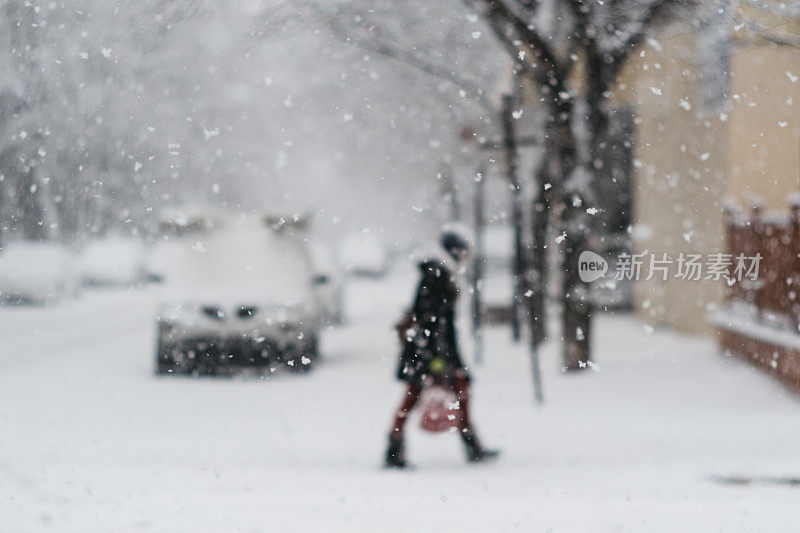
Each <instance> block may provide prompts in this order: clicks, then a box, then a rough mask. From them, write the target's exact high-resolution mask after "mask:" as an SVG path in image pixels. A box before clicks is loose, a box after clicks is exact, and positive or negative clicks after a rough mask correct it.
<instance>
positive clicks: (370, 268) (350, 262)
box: [339, 232, 389, 278]
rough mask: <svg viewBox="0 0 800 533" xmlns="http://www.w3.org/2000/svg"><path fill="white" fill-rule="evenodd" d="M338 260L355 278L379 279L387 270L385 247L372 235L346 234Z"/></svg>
mask: <svg viewBox="0 0 800 533" xmlns="http://www.w3.org/2000/svg"><path fill="white" fill-rule="evenodd" d="M339 260H340V262H341V264H342V265H343V266H344V268H345V269H346V270H347V272H349V273H350V274H353V275H355V276H363V277H371V278H379V277H382V276H383V275H385V274H386V271H387V270H388V268H389V256H388V253H387V250H386V247H385V246H384V244H383V242H382V241H381V239H380V238H379V237H378V236H377V235H375V234H374V233H363V232H359V233H351V234H348V235H347V236H346V237H345V238H344V240H343V241H342V244H341V246H340V248H339Z"/></svg>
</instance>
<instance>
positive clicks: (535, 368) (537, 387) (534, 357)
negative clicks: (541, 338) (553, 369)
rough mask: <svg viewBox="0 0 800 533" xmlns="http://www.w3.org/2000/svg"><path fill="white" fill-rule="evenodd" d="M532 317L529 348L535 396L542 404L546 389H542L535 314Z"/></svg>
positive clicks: (537, 401)
mask: <svg viewBox="0 0 800 533" xmlns="http://www.w3.org/2000/svg"><path fill="white" fill-rule="evenodd" d="M529 318H530V324H531V331H530V336H529V338H528V348H529V350H530V357H531V371H532V372H533V396H534V398H535V399H536V403H537V404H539V405H542V404H543V403H544V391H543V390H542V371H541V369H540V367H539V342H538V341H537V339H536V335H534V327H535V324H534V321H533V316H531V317H529Z"/></svg>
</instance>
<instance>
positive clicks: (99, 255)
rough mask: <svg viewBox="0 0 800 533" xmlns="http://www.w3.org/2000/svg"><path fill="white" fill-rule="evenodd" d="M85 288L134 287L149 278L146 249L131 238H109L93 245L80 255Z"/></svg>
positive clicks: (91, 243)
mask: <svg viewBox="0 0 800 533" xmlns="http://www.w3.org/2000/svg"><path fill="white" fill-rule="evenodd" d="M79 269H80V275H81V279H82V281H83V285H84V286H85V287H97V286H102V287H130V286H133V285H136V284H138V283H142V282H143V281H145V280H146V279H147V269H146V266H145V247H144V245H143V244H142V242H141V241H139V240H138V239H134V238H131V237H107V238H102V239H99V240H94V241H91V242H89V243H88V244H87V245H86V247H85V248H84V249H83V251H82V253H81V255H80V267H79Z"/></svg>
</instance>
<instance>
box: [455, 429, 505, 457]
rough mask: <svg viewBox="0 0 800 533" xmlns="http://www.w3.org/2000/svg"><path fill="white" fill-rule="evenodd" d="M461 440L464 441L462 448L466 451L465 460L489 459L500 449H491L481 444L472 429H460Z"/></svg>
mask: <svg viewBox="0 0 800 533" xmlns="http://www.w3.org/2000/svg"><path fill="white" fill-rule="evenodd" d="M461 441H462V442H463V443H464V449H465V450H466V452H467V460H468V461H469V462H471V463H480V462H482V461H490V460H492V459H496V458H497V456H498V455H500V450H491V449H487V448H484V447H483V446H481V443H480V441H479V440H478V437H476V436H475V432H474V431H473V430H472V429H469V430H466V431H461Z"/></svg>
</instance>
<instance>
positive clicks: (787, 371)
mask: <svg viewBox="0 0 800 533" xmlns="http://www.w3.org/2000/svg"><path fill="white" fill-rule="evenodd" d="M725 233H726V238H727V247H728V253H730V254H731V258H732V259H733V261H734V262H735V258H736V257H738V256H739V255H740V254H742V255H743V256H745V257H756V256H759V257H760V262H759V268H758V276H757V277H755V278H754V279H750V278H745V279H739V277H738V276H732V275H730V274H731V273H729V278H730V279H729V281H727V282H726V286H725V305H724V310H723V312H722V313H720V314H719V315H718V316H717V319H716V320H715V322H716V324H717V326H718V327H719V330H720V344H721V347H722V348H723V350H725V351H726V352H727V353H730V354H733V355H738V356H741V357H744V358H747V359H748V360H750V361H752V362H753V363H755V364H756V365H758V366H760V367H762V368H764V369H765V370H767V371H769V372H770V373H772V374H773V375H775V376H776V377H777V378H779V379H780V380H782V381H784V382H785V383H787V384H790V385H792V386H793V387H795V388H796V389H798V390H800V203H798V202H793V203H792V204H790V206H789V209H788V213H785V212H784V213H777V214H772V213H771V214H769V215H767V214H765V213H764V211H763V210H762V208H761V207H759V206H758V205H756V206H754V207H752V208H751V209H750V210H749V211H748V212H742V211H741V210H737V209H735V208H732V207H731V208H728V209H726V211H725Z"/></svg>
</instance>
